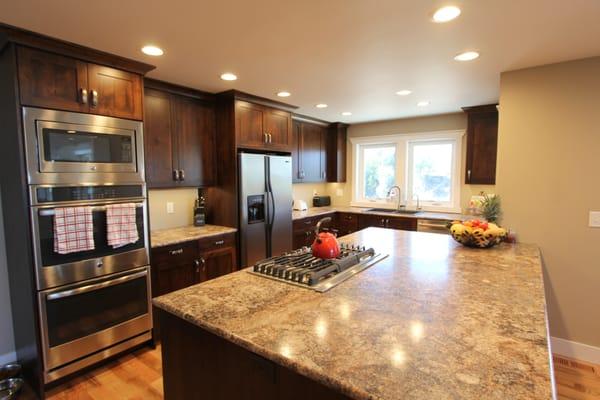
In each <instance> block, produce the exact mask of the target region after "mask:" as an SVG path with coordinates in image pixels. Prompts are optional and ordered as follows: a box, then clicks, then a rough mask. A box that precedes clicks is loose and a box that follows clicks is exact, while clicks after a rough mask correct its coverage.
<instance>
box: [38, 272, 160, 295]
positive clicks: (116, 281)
mask: <svg viewBox="0 0 600 400" xmlns="http://www.w3.org/2000/svg"><path fill="white" fill-rule="evenodd" d="M146 275H148V273H147V272H146V271H141V272H138V273H135V274H132V275H126V276H122V277H120V278H116V279H111V280H110V281H105V282H101V283H95V284H93V285H87V286H81V287H78V288H76V289H72V290H64V291H62V292H57V293H51V294H49V295H47V296H46V300H48V301H51V300H57V299H63V298H65V297H71V296H75V295H77V294H82V293H87V292H91V291H94V290H98V289H102V288H105V287H109V286H114V285H118V284H121V283H124V282H127V281H131V280H133V279H138V278H141V277H144V276H146Z"/></svg>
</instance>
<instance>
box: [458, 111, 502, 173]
mask: <svg viewBox="0 0 600 400" xmlns="http://www.w3.org/2000/svg"><path fill="white" fill-rule="evenodd" d="M463 110H464V111H465V112H466V113H467V115H468V126H467V165H466V171H465V183H467V184H478V185H494V184H495V183H496V157H497V151H498V109H497V105H496V104H489V105H484V106H475V107H463Z"/></svg>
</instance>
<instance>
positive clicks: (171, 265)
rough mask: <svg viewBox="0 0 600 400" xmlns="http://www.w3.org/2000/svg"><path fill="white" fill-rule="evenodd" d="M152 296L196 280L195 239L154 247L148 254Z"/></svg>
mask: <svg viewBox="0 0 600 400" xmlns="http://www.w3.org/2000/svg"><path fill="white" fill-rule="evenodd" d="M150 259H151V271H152V273H151V277H152V296H153V297H156V296H160V295H163V294H166V293H170V292H172V291H174V290H179V289H182V288H184V287H187V286H190V285H193V284H195V283H197V282H198V280H199V279H198V276H199V272H200V271H199V266H200V264H199V263H197V262H196V261H197V260H198V259H199V252H198V243H197V242H195V241H192V242H185V243H180V244H176V245H171V246H166V247H158V248H154V249H152V251H151V254H150Z"/></svg>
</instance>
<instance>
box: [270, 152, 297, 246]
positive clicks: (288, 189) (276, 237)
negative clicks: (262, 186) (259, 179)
mask: <svg viewBox="0 0 600 400" xmlns="http://www.w3.org/2000/svg"><path fill="white" fill-rule="evenodd" d="M268 164H269V174H270V175H269V176H267V179H268V181H269V183H270V184H269V188H270V193H271V195H270V196H269V198H270V201H269V210H270V211H271V213H272V214H273V218H272V219H271V234H270V239H271V254H270V256H278V255H281V254H283V253H285V252H288V251H291V250H292V158H291V157H289V156H268Z"/></svg>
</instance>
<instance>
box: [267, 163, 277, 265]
mask: <svg viewBox="0 0 600 400" xmlns="http://www.w3.org/2000/svg"><path fill="white" fill-rule="evenodd" d="M265 186H266V191H267V198H266V202H267V223H266V228H267V257H271V256H272V255H273V254H272V252H273V251H272V248H273V247H272V245H271V244H272V240H273V222H274V220H275V212H274V210H275V198H274V196H273V188H272V187H271V160H270V159H269V157H268V156H267V157H265Z"/></svg>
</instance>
